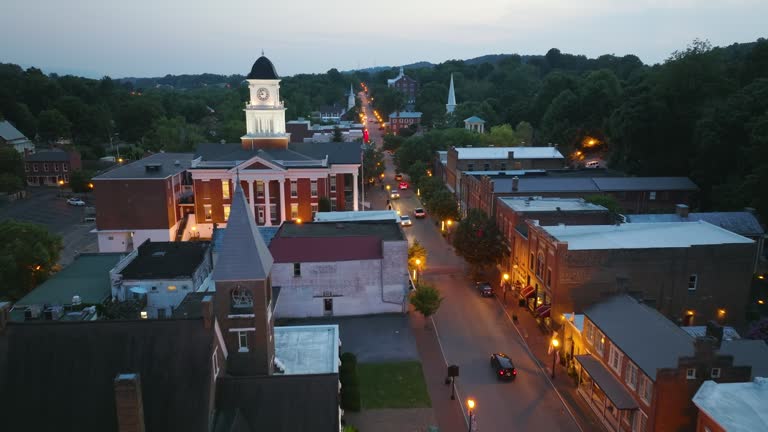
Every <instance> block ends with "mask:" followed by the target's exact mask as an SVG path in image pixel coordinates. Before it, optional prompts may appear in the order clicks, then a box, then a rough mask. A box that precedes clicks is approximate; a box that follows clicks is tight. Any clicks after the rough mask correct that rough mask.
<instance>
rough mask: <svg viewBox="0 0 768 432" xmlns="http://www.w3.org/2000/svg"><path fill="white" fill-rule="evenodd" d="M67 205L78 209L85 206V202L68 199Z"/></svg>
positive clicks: (77, 199)
mask: <svg viewBox="0 0 768 432" xmlns="http://www.w3.org/2000/svg"><path fill="white" fill-rule="evenodd" d="M67 204H69V205H72V206H78V207H80V206H84V205H85V201H83V200H81V199H80V198H70V199H68V200H67Z"/></svg>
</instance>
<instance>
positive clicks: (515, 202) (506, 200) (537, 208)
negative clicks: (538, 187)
mask: <svg viewBox="0 0 768 432" xmlns="http://www.w3.org/2000/svg"><path fill="white" fill-rule="evenodd" d="M499 200H500V201H501V203H502V205H506V206H507V207H509V208H511V209H512V210H514V211H519V212H555V211H557V212H559V211H608V209H607V208H605V207H603V206H600V205H597V204H592V203H588V202H586V201H584V199H583V198H549V197H536V196H532V197H502V198H499Z"/></svg>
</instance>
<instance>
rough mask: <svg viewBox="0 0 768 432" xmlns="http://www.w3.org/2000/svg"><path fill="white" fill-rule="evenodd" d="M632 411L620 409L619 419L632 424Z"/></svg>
mask: <svg viewBox="0 0 768 432" xmlns="http://www.w3.org/2000/svg"><path fill="white" fill-rule="evenodd" d="M634 413H635V412H634V411H630V410H622V411H621V421H623V422H624V423H626V424H632V415H633V414H634Z"/></svg>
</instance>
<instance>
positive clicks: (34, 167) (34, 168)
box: [32, 164, 37, 172]
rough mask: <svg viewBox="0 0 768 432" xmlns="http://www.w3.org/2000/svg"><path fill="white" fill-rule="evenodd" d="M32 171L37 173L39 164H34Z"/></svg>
mask: <svg viewBox="0 0 768 432" xmlns="http://www.w3.org/2000/svg"><path fill="white" fill-rule="evenodd" d="M32 171H34V172H37V164H32Z"/></svg>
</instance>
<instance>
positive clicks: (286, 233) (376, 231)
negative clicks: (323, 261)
mask: <svg viewBox="0 0 768 432" xmlns="http://www.w3.org/2000/svg"><path fill="white" fill-rule="evenodd" d="M356 236H363V237H369V236H371V237H377V238H379V239H381V240H382V241H398V240H404V239H405V237H404V235H403V231H402V230H401V229H400V225H399V224H398V223H396V222H393V221H391V220H383V221H381V220H374V221H345V222H312V223H301V224H299V223H292V222H287V223H284V224H283V226H282V227H281V228H280V231H278V233H277V235H276V236H275V239H277V238H281V237H283V238H307V237H323V238H328V237H356ZM274 241H275V240H273V242H274Z"/></svg>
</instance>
